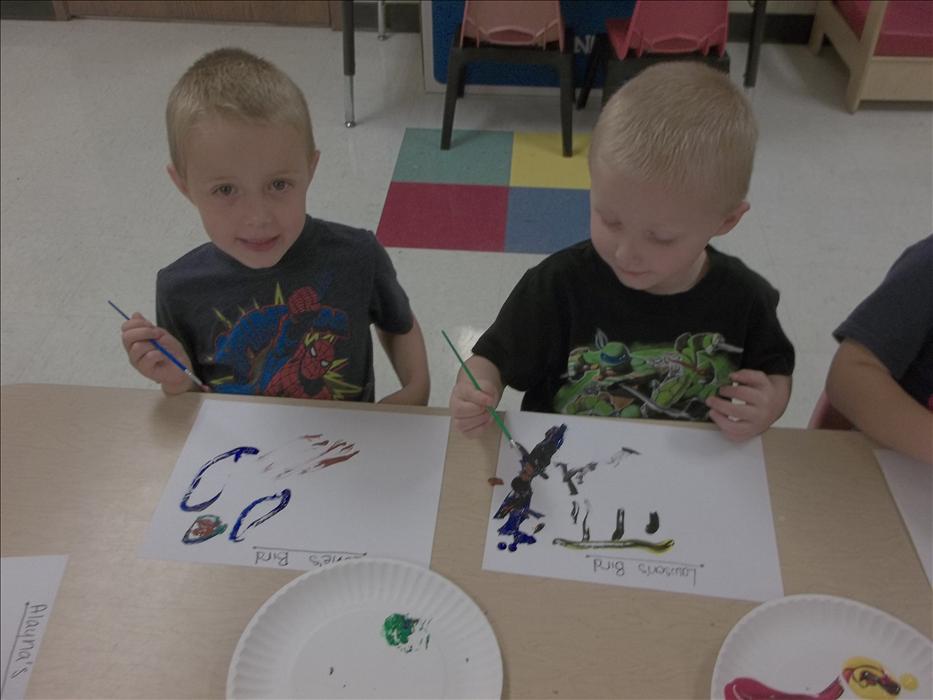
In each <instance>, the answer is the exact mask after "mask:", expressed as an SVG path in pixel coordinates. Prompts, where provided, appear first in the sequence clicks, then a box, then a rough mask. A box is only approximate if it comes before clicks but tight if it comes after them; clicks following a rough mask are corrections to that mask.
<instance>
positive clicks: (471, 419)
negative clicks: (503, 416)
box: [450, 376, 498, 437]
mask: <svg viewBox="0 0 933 700" xmlns="http://www.w3.org/2000/svg"><path fill="white" fill-rule="evenodd" d="M477 381H478V382H479V385H480V387H482V391H480V390H479V389H477V388H476V387H475V386H473V383H472V382H471V381H470V380H469V379H468V378H466V377H463V376H461V377H460V379H458V381H457V383H456V384H454V389H453V391H452V392H451V393H450V415H451V417H452V418H453V421H454V427H455V428H456V429H457V430H459V431H460V432H461V433H463V434H464V435H466V436H467V437H476V436H478V435H479V434H480V433H482V432H483V431H484V430H485V429H486V428H488V427H489V425H490V424H491V423H492V422H493V421H492V416H491V415H490V414H489V411H487V410H486V409H487V408H495V406H496V404H497V403H498V392H497V391H496V388H495V385H494V384H493V383H492V382H490V381H488V380H486V379H479V380H477Z"/></svg>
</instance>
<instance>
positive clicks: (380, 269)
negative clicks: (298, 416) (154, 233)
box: [156, 217, 413, 401]
mask: <svg viewBox="0 0 933 700" xmlns="http://www.w3.org/2000/svg"><path fill="white" fill-rule="evenodd" d="M156 319H157V323H158V325H159V326H161V327H162V328H165V329H166V330H167V331H168V332H169V333H171V334H172V335H174V336H175V337H176V338H178V340H179V341H181V343H182V345H183V346H184V347H185V350H186V351H187V353H188V356H189V357H190V358H191V360H192V364H193V367H192V369H193V371H194V372H195V374H197V375H198V376H199V377H200V378H201V379H202V380H203V381H204V382H205V383H206V384H208V385H209V386H210V387H211V389H212V390H214V391H218V392H223V393H234V394H261V395H266V396H287V397H292V398H309V399H348V400H355V401H372V400H373V399H374V394H375V386H374V379H373V344H372V337H371V335H370V324H376V326H377V327H378V328H380V329H382V330H384V331H386V332H388V333H394V334H402V333H407V332H408V331H410V330H411V328H412V323H413V317H412V313H411V307H410V306H409V303H408V297H407V296H406V294H405V291H404V290H403V289H402V287H401V285H399V283H398V279H397V278H396V275H395V269H394V268H393V267H392V262H391V261H390V260H389V256H388V254H387V253H386V251H385V250H384V249H383V248H382V246H381V245H380V244H379V242H378V241H377V240H376V238H375V236H374V235H373V234H372V233H370V232H369V231H364V230H360V229H354V228H350V227H348V226H342V225H340V224H335V223H330V222H326V221H320V220H317V219H312V218H311V217H307V218H306V220H305V226H304V229H303V230H302V232H301V234H300V235H299V237H298V239H297V240H296V241H295V243H294V245H292V247H291V248H290V249H289V250H288V252H287V253H286V254H285V255H284V256H283V257H282V259H281V260H280V261H279V262H278V264H276V265H275V266H273V267H269V268H263V269H252V268H249V267H246V266H245V265H242V264H241V263H239V262H237V261H236V260H235V259H233V258H232V257H230V256H229V255H227V254H226V253H223V252H222V251H220V250H219V249H218V248H216V247H215V246H214V244H213V243H206V244H204V245H202V246H199V247H198V248H195V249H194V250H192V251H191V252H190V253H188V254H187V255H184V256H182V257H181V258H179V259H178V260H176V261H175V262H174V263H172V264H171V265H169V266H168V267H166V268H164V269H162V270H160V271H159V275H158V279H157V282H156Z"/></svg>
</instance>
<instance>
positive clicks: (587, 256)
mask: <svg viewBox="0 0 933 700" xmlns="http://www.w3.org/2000/svg"><path fill="white" fill-rule="evenodd" d="M600 263H601V260H600V259H599V255H597V253H596V251H595V250H594V248H593V244H592V243H591V242H590V241H589V239H587V240H584V241H580V242H579V243H574V244H573V245H571V246H567V247H566V248H563V249H561V250H558V251H557V252H556V253H551V254H550V255H548V256H547V257H546V258H544V260H542V261H541V262H539V263H538V264H537V265H535V266H534V267H533V268H531V269H530V270H529V273H532V274H534V275H536V276H542V277H546V278H550V277H556V278H566V277H568V276H573V275H575V274H580V275H591V274H592V273H593V271H594V270H596V269H598V268H599V266H600Z"/></svg>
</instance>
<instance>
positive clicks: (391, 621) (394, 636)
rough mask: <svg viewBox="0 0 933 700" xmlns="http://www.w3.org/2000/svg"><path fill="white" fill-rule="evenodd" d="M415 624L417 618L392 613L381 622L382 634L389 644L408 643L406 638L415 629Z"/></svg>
mask: <svg viewBox="0 0 933 700" xmlns="http://www.w3.org/2000/svg"><path fill="white" fill-rule="evenodd" d="M416 624H418V618H416V617H408V615H401V614H399V613H394V614H392V615H389V616H388V617H387V618H386V619H385V622H383V623H382V635H383V636H384V637H385V639H386V642H388V643H389V646H393V647H398V646H402V645H404V644H408V639H409V637H411V633H412V632H413V631H414V630H415V625H416Z"/></svg>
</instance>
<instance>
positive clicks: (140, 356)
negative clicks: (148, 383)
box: [120, 312, 194, 396]
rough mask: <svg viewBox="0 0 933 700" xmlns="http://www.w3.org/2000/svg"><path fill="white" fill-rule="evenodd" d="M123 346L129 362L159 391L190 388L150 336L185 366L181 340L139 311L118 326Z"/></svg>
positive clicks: (187, 361) (180, 391) (187, 362)
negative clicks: (156, 384) (159, 388)
mask: <svg viewBox="0 0 933 700" xmlns="http://www.w3.org/2000/svg"><path fill="white" fill-rule="evenodd" d="M120 331H121V334H120V335H121V339H122V340H123V349H124V350H126V355H127V357H128V358H129V360H130V364H131V365H132V366H133V367H134V368H135V369H136V371H137V372H139V373H140V374H141V375H143V376H144V377H146V378H147V379H151V380H152V381H154V382H158V383H159V384H161V385H162V391H164V392H165V393H166V394H168V395H169V396H173V395H175V394H183V393H184V392H186V391H190V390H191V389H193V388H194V382H192V381H191V380H190V379H188V377H186V376H185V374H184V373H183V372H182V371H181V370H180V369H178V368H177V367H176V366H175V365H173V364H172V363H171V361H169V359H168V358H167V357H166V356H165V355H163V354H162V353H161V352H159V350H157V349H156V348H155V346H154V345H153V344H152V343H150V342H149V341H150V340H156V341H158V342H159V343H160V344H161V345H162V346H163V347H164V348H165V349H166V350H168V351H169V352H170V353H172V354H173V355H174V356H175V357H176V358H178V360H179V362H181V363H182V364H183V365H185V367H189V368H190V367H191V360H190V359H189V358H188V354H187V353H186V352H185V350H184V348H183V347H182V345H181V343H180V342H178V339H176V338H175V336H173V335H172V334H171V333H169V332H168V331H166V330H165V329H163V328H159V327H158V326H156V325H154V324H152V323H151V322H150V321H148V320H146V319H145V318H144V317H143V315H142V314H140V313H138V312H137V313H134V314H133V315H132V316H131V317H130V320H129V321H124V322H123V325H122V326H120Z"/></svg>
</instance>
